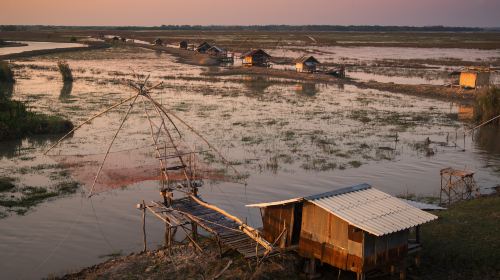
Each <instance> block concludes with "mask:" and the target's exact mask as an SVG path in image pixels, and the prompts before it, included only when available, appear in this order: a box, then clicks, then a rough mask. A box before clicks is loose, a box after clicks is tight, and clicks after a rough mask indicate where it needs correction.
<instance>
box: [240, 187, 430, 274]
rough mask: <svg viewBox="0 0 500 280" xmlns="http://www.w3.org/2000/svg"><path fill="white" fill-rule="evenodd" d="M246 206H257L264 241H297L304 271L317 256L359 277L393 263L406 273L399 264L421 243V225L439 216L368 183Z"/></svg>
mask: <svg viewBox="0 0 500 280" xmlns="http://www.w3.org/2000/svg"><path fill="white" fill-rule="evenodd" d="M247 207H255V208H260V210H261V216H262V224H263V230H262V236H263V237H264V238H265V239H266V240H268V241H269V242H276V244H279V246H280V247H281V248H289V247H292V246H297V245H298V253H299V255H300V256H302V257H304V258H308V259H309V260H310V261H309V264H310V269H309V272H308V273H311V274H314V264H315V261H316V260H317V261H320V262H321V263H326V264H329V265H332V266H334V267H337V268H339V269H342V270H346V271H353V272H355V273H357V275H358V279H364V276H365V275H366V273H367V272H371V271H375V270H387V269H388V268H389V267H391V266H392V267H394V268H396V267H399V268H400V271H401V272H402V273H403V274H404V267H400V264H402V263H403V262H404V261H405V257H406V255H407V253H409V252H413V251H417V250H418V249H419V248H420V233H419V232H420V228H419V226H420V225H421V224H424V223H427V222H430V221H432V220H435V219H437V216H435V215H432V214H430V213H427V212H425V211H422V210H420V209H419V208H420V207H419V208H417V207H415V206H412V205H411V204H410V203H408V202H405V201H404V200H401V199H399V198H397V197H393V196H391V195H389V194H386V193H384V192H381V191H379V190H377V189H375V188H373V187H372V186H370V185H368V184H361V185H356V186H352V187H347V188H343V189H339V190H335V191H331V192H326V193H322V194H317V195H313V196H309V197H299V198H294V199H289V200H284V201H276V202H270V203H260V204H253V205H247ZM412 235H413V236H412ZM410 237H412V238H410Z"/></svg>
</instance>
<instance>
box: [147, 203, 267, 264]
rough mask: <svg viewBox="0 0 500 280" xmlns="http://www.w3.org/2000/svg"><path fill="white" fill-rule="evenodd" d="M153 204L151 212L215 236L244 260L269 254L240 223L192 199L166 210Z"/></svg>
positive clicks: (162, 206)
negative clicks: (188, 224)
mask: <svg viewBox="0 0 500 280" xmlns="http://www.w3.org/2000/svg"><path fill="white" fill-rule="evenodd" d="M153 204H154V205H152V206H148V209H149V210H150V211H152V212H153V213H154V214H155V215H156V216H157V217H160V218H161V219H162V220H164V221H170V222H171V223H172V226H175V225H181V224H186V223H191V222H193V223H196V224H197V225H198V226H200V227H202V228H203V229H205V230H206V231H207V232H209V233H211V234H213V235H214V237H215V238H216V239H217V240H218V241H219V242H220V243H221V244H222V245H224V246H227V247H229V248H232V249H234V250H236V251H238V252H239V253H241V254H242V255H243V256H244V257H245V258H255V257H262V256H264V255H265V254H266V248H264V247H263V246H262V245H261V244H259V243H258V242H257V241H255V240H254V239H252V238H251V237H250V236H249V235H247V234H246V233H245V232H243V231H242V230H241V228H240V225H239V224H237V223H236V222H235V221H232V220H230V219H229V218H227V217H226V216H224V215H222V214H221V213H219V212H217V211H214V210H212V209H209V208H206V207H204V206H202V205H200V204H198V203H197V202H196V201H194V200H193V199H191V198H190V197H185V198H181V199H177V200H174V201H173V203H172V208H167V207H166V206H165V205H164V204H163V203H161V202H154V203H153Z"/></svg>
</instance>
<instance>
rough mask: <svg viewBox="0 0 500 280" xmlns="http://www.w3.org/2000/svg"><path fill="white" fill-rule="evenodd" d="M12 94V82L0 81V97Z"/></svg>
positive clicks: (7, 96) (8, 96)
mask: <svg viewBox="0 0 500 280" xmlns="http://www.w3.org/2000/svg"><path fill="white" fill-rule="evenodd" d="M13 94H14V83H0V98H11V97H12V95H13Z"/></svg>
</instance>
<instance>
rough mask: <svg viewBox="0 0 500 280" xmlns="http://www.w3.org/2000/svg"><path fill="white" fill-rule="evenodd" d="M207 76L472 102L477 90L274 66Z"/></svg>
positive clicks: (221, 72)
mask: <svg viewBox="0 0 500 280" xmlns="http://www.w3.org/2000/svg"><path fill="white" fill-rule="evenodd" d="M204 75H207V76H231V75H255V76H265V77H275V78H284V79H294V80H299V81H304V82H313V83H332V84H343V85H354V86H356V87H359V88H366V89H375V90H380V91H388V92H392V93H403V94H409V95H415V96H425V97H433V98H440V99H446V100H457V101H463V102H467V103H470V102H472V101H474V98H475V91H474V90H465V89H459V88H451V87H446V86H439V85H403V84H394V83H381V82H377V81H369V82H361V81H357V80H353V79H349V78H343V79H340V78H337V77H334V76H331V75H327V74H318V73H316V74H309V73H297V72H295V71H285V70H280V69H272V68H259V67H252V68H248V67H235V68H229V69H224V70H221V71H213V70H212V71H210V72H206V73H204Z"/></svg>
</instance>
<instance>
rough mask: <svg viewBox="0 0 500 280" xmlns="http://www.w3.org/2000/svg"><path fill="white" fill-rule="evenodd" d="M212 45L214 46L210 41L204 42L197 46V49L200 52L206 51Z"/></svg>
mask: <svg viewBox="0 0 500 280" xmlns="http://www.w3.org/2000/svg"><path fill="white" fill-rule="evenodd" d="M211 47H212V46H211V45H210V44H209V43H207V42H203V43H201V44H200V45H198V47H196V51H197V52H199V53H206V52H207V51H208V50H209V49H210V48H211Z"/></svg>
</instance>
